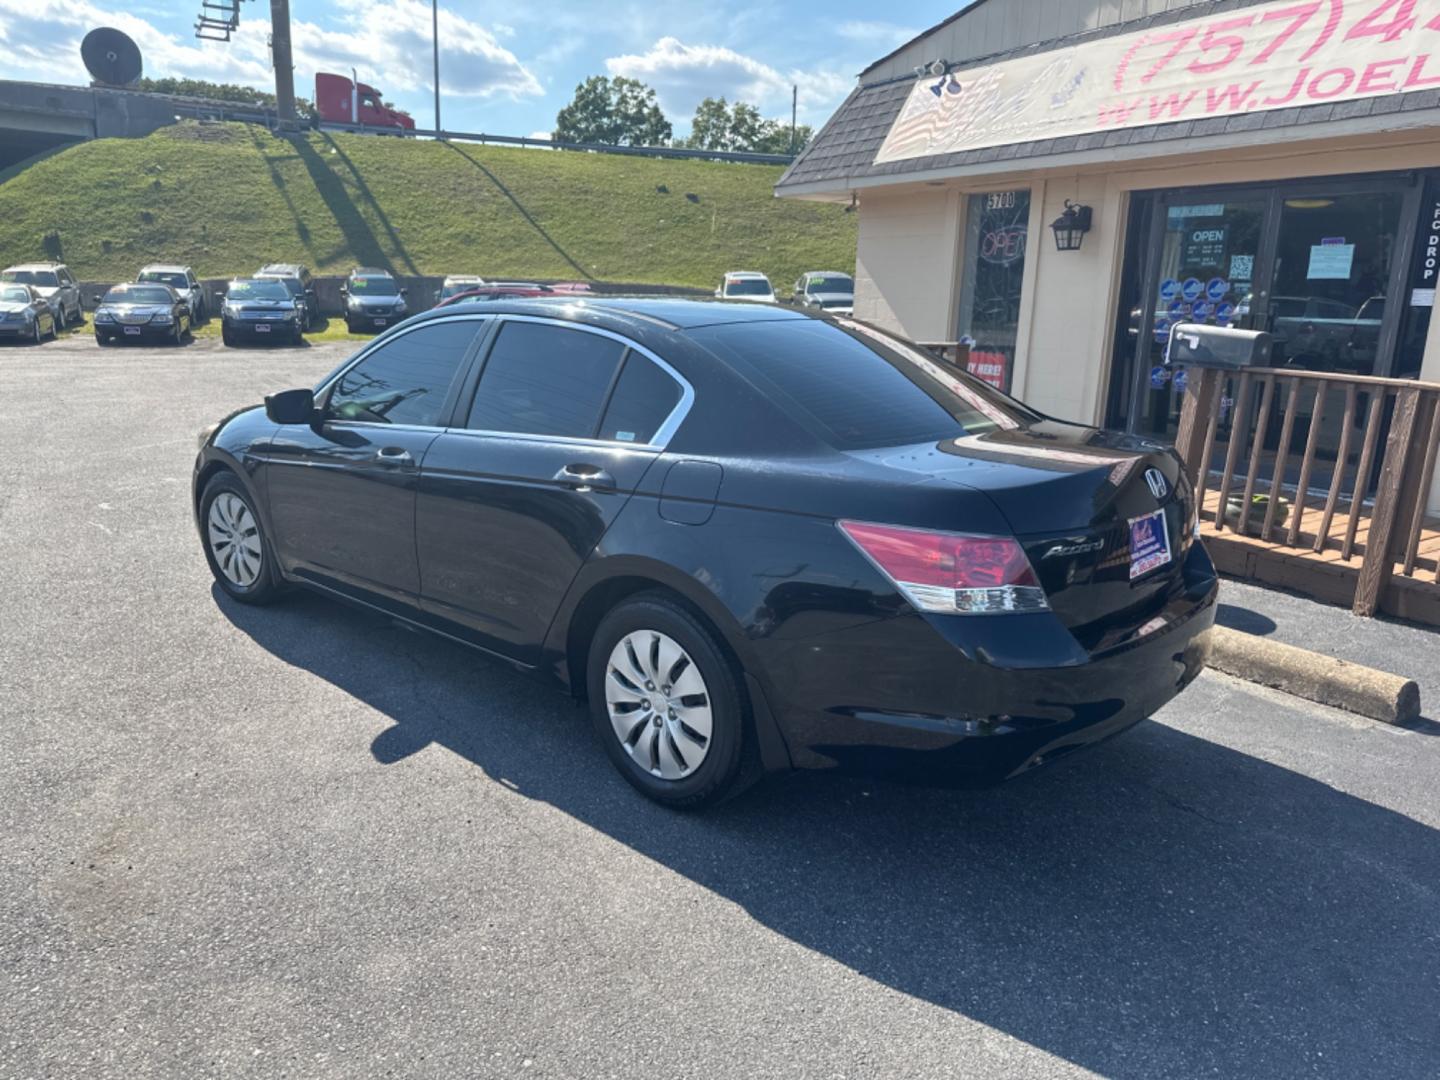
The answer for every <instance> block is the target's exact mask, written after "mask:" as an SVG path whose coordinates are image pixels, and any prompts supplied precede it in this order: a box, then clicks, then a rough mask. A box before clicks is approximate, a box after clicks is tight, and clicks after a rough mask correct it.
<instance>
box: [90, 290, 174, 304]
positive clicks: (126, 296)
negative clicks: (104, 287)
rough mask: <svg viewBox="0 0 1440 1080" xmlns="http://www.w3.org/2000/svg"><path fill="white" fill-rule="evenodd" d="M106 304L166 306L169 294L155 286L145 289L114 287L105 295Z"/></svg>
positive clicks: (168, 301)
mask: <svg viewBox="0 0 1440 1080" xmlns="http://www.w3.org/2000/svg"><path fill="white" fill-rule="evenodd" d="M104 302H105V303H107V304H168V303H170V292H169V290H168V289H159V288H156V287H155V286H153V285H152V286H150V287H149V288H146V287H145V286H144V285H116V286H115V287H114V288H113V289H111V290H110V291H109V292H107V293H106V294H105V300H104Z"/></svg>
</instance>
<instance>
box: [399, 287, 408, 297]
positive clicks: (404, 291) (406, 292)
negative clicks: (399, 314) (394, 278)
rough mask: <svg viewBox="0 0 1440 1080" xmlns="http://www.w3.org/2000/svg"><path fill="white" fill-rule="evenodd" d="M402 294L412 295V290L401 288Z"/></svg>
mask: <svg viewBox="0 0 1440 1080" xmlns="http://www.w3.org/2000/svg"><path fill="white" fill-rule="evenodd" d="M400 295H401V296H409V295H410V290H409V289H401V290H400Z"/></svg>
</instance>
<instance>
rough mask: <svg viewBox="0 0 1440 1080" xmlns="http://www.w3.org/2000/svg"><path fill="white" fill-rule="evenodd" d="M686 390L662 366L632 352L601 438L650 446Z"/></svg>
mask: <svg viewBox="0 0 1440 1080" xmlns="http://www.w3.org/2000/svg"><path fill="white" fill-rule="evenodd" d="M682 393H683V391H682V390H681V388H680V384H679V383H677V382H676V381H675V380H674V378H673V377H672V376H671V375H670V374H669V373H668V372H666V371H664V370H663V369H661V368H660V366H659V365H658V364H655V363H654V362H653V361H651V360H649V359H647V358H646V357H644V356H642V355H641V354H639V353H637V352H635V351H634V350H631V351H630V352H628V353H626V355H625V367H624V369H623V370H622V371H621V372H620V378H619V379H618V380H617V381H616V383H615V393H614V394H613V395H612V396H611V398H610V404H609V405H607V406H606V408H605V417H604V419H603V420H601V421H600V438H602V439H608V440H610V441H612V442H625V443H637V444H643V443H648V442H650V441H651V440H652V439H654V438H655V433H656V432H657V431H659V430H660V426H661V425H662V424H664V423H665V421H666V420H667V419H668V418H669V416H670V414H671V413H672V412H674V411H675V406H676V405H678V404H680V397H681V395H682Z"/></svg>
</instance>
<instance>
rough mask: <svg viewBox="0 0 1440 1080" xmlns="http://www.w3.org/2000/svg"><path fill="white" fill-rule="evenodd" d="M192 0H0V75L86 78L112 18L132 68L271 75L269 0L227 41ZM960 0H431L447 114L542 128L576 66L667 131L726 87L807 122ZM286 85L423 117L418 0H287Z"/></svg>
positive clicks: (426, 56) (247, 8) (261, 79)
mask: <svg viewBox="0 0 1440 1080" xmlns="http://www.w3.org/2000/svg"><path fill="white" fill-rule="evenodd" d="M200 6H201V0H133V2H128V3H126V2H113V3H106V2H103V0H0V57H3V60H0V78H10V79H34V80H41V81H47V82H60V83H83V82H86V81H88V77H87V76H86V74H85V70H84V68H83V66H82V65H81V63H80V59H79V42H80V39H81V37H83V36H84V34H85V32H86V31H87V30H89V29H90V28H92V27H95V26H101V25H108V26H115V27H118V28H120V29H122V30H124V31H126V32H127V33H129V34H130V35H131V36H132V37H134V38H135V39H136V41H137V42H138V43H139V45H140V48H141V52H142V53H143V54H144V57H145V73H146V74H147V75H151V76H155V77H161V76H166V75H174V76H191V77H196V78H209V79H214V80H216V81H220V82H238V83H246V84H249V85H254V86H264V87H270V86H273V83H272V76H271V73H270V67H269V57H268V51H267V48H266V38H267V35H268V34H269V31H270V22H269V19H270V4H269V3H268V2H267V0H245V2H244V3H242V4H241V19H242V22H241V28H240V31H239V33H238V34H237V35H236V36H235V38H234V39H233V40H232V41H231V42H230V43H229V44H228V45H225V44H220V43H212V42H201V41H197V40H196V39H195V36H194V31H193V23H194V20H195V16H196V15H197V13H198V12H199V10H200ZM962 6H963V3H962V2H961V0H918V2H917V0H912V2H910V3H907V4H903V5H901V4H890V5H881V4H878V3H875V2H874V0H870V2H869V3H865V2H861V0H826V2H825V3H824V4H821V5H808V4H799V5H793V4H786V3H779V2H756V0H744V2H739V0H724V2H715V0H710V2H698V0H663V2H655V0H651V2H648V3H647V2H633V3H632V2H628V0H622V2H607V3H603V4H601V3H575V2H564V0H543V2H539V3H535V2H532V3H516V2H513V0H512V2H508V3H494V2H490V0H449V2H445V0H442V3H441V5H440V36H441V78H440V82H441V87H442V91H443V95H444V96H443V99H442V106H441V107H442V110H443V116H442V119H443V120H444V123H445V126H446V127H447V128H450V129H452V130H466V131H485V132H491V133H495V134H504V135H530V134H533V133H537V132H548V131H549V130H550V129H551V128H552V126H553V125H554V121H555V113H556V112H557V111H558V110H559V109H560V107H561V106H562V105H564V104H565V103H566V102H567V101H568V100H569V99H570V97H571V95H572V94H573V92H574V89H575V85H576V84H577V83H578V82H580V81H581V80H582V79H584V78H585V77H586V76H587V75H593V74H602V75H603V74H609V75H629V76H632V77H634V78H639V79H641V80H643V81H645V82H647V83H649V84H650V85H651V86H654V87H655V89H656V91H657V92H658V93H659V95H660V100H661V103H662V106H663V107H664V109H665V112H666V115H667V116H669V117H670V119H671V121H672V123H673V124H674V125H675V129H676V134H677V135H678V134H683V133H684V132H685V131H686V130H687V129H688V127H689V121H690V117H691V115H692V114H693V112H694V108H695V105H696V103H697V102H698V101H699V100H700V99H702V98H704V97H706V96H716V97H718V96H724V97H726V98H728V99H730V100H732V101H733V100H736V99H737V98H739V99H742V100H746V101H750V102H752V103H753V104H755V105H757V106H759V108H760V110H761V112H762V113H764V114H765V115H766V116H771V117H785V118H787V119H788V117H789V113H790V86H791V84H792V83H795V84H798V86H799V88H800V120H801V122H802V123H810V124H814V125H817V126H818V125H819V124H820V123H823V122H824V120H825V119H826V118H827V117H828V116H829V115H830V113H831V112H832V111H833V110H834V108H835V106H836V105H838V104H839V103H840V101H841V100H842V99H843V98H844V96H845V94H846V93H847V92H848V91H849V89H850V88H851V86H853V85H854V77H855V75H856V73H858V72H859V71H860V69H861V68H863V67H864V66H865V65H866V64H868V63H869V62H870V61H872V60H875V59H877V58H878V57H880V56H882V55H883V54H885V53H886V52H889V51H890V50H891V49H892V48H894V47H895V46H896V45H897V44H899V43H900V42H902V41H904V40H906V39H907V38H909V37H910V36H912V35H913V34H915V33H917V32H918V31H920V30H923V29H925V28H926V27H927V26H930V25H932V24H934V23H936V22H939V21H940V20H941V19H943V18H945V17H947V16H949V15H950V14H952V13H953V12H954V11H955V10H957V9H958V8H959V7H962ZM291 21H292V28H293V38H294V43H295V54H296V55H295V83H296V91H297V93H299V94H301V95H302V96H305V97H311V96H313V90H314V73H315V72H316V71H317V70H330V71H347V70H348V69H349V68H351V67H355V68H357V69H358V70H359V71H360V74H361V79H362V80H363V81H366V82H369V83H371V84H372V85H375V86H377V87H379V88H380V89H381V90H382V91H383V92H384V94H385V95H386V97H387V99H389V100H390V101H392V102H393V103H395V104H398V105H400V106H401V107H403V108H406V109H409V110H410V111H411V112H412V113H413V114H414V115H415V117H416V119H417V120H418V122H419V123H420V125H421V126H422V127H428V126H429V125H430V123H431V122H432V120H433V114H434V106H433V98H432V94H431V76H430V2H429V0H370V2H368V3H367V2H363V0H360V2H356V0H349V2H334V0H291Z"/></svg>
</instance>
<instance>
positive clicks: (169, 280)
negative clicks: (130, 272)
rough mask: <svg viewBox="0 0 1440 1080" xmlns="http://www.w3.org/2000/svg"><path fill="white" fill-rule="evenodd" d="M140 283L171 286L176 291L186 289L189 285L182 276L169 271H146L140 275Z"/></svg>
mask: <svg viewBox="0 0 1440 1080" xmlns="http://www.w3.org/2000/svg"><path fill="white" fill-rule="evenodd" d="M140 280H141V281H156V282H159V283H160V284H161V285H171V286H173V287H174V288H177V289H186V288H189V287H190V283H189V282H188V281H186V280H185V275H184V274H177V273H175V272H173V271H171V270H146V271H145V273H143V274H141V275H140Z"/></svg>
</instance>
